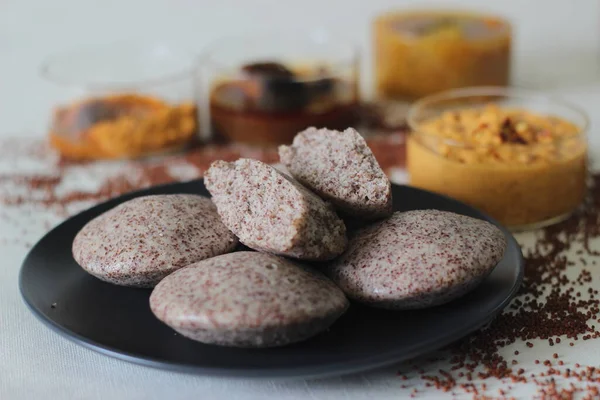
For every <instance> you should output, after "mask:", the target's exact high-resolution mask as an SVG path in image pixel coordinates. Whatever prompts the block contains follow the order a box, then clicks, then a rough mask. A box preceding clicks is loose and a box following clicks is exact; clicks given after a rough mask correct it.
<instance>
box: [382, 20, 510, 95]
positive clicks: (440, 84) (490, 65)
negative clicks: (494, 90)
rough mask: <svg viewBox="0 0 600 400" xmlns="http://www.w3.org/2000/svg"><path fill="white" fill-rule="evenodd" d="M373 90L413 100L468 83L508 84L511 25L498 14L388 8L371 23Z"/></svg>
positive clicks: (483, 84)
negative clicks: (389, 11) (386, 11)
mask: <svg viewBox="0 0 600 400" xmlns="http://www.w3.org/2000/svg"><path fill="white" fill-rule="evenodd" d="M373 35H374V55H375V59H374V70H375V83H376V92H377V95H378V96H379V97H380V98H386V99H396V100H414V99H418V98H420V97H423V96H427V95H431V94H434V93H437V92H440V91H444V90H449V89H457V88H461V87H469V86H507V85H508V84H509V80H510V66H511V65H510V64H511V27H510V25H509V23H508V22H507V21H506V20H504V19H502V18H500V17H497V16H492V15H484V14H477V13H470V12H460V11H440V10H430V11H426V10H417V11H405V12H391V13H386V14H382V15H380V16H379V17H377V18H376V20H375V21H374V25H373Z"/></svg>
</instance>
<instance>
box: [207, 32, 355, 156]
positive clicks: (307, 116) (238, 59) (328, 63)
mask: <svg viewBox="0 0 600 400" xmlns="http://www.w3.org/2000/svg"><path fill="white" fill-rule="evenodd" d="M201 72H202V75H203V84H204V88H203V89H204V92H205V93H204V95H203V99H204V104H205V105H206V107H204V109H205V110H207V111H208V115H207V116H206V118H202V120H205V121H209V123H208V126H207V127H206V128H207V130H209V131H210V134H211V139H212V140H214V141H217V142H228V143H243V144H249V145H255V146H270V145H278V144H288V143H290V142H291V141H292V139H293V138H294V136H295V135H296V134H297V133H298V132H300V131H302V130H304V129H306V128H308V127H311V126H315V127H319V128H330V129H346V128H348V127H350V126H353V125H354V124H355V123H356V122H357V116H358V112H357V107H358V101H359V88H358V78H359V76H358V54H357V51H356V49H355V47H354V46H353V45H352V44H350V43H347V42H345V41H342V40H339V39H336V38H334V37H333V36H331V35H330V34H328V33H320V34H318V33H310V32H276V33H271V34H266V33H260V34H254V35H244V36H241V37H231V38H226V39H222V40H219V41H217V42H216V43H215V44H214V45H213V46H212V47H211V48H210V49H209V50H208V51H207V52H206V54H205V57H204V58H203V65H202V67H201Z"/></svg>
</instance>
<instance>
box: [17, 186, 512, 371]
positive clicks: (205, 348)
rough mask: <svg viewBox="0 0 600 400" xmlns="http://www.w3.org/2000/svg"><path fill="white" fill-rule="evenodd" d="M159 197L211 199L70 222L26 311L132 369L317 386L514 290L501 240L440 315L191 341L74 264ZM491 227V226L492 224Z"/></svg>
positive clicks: (477, 322)
mask: <svg viewBox="0 0 600 400" xmlns="http://www.w3.org/2000/svg"><path fill="white" fill-rule="evenodd" d="M160 193H196V194H202V195H208V192H207V191H206V189H205V188H204V185H203V184H202V181H193V182H188V183H176V184H170V185H165V186H159V187H154V188H151V189H147V190H143V191H140V192H136V193H130V194H127V195H125V196H122V197H119V198H116V199H113V200H110V201H108V202H106V203H103V204H100V205H98V206H96V207H93V208H91V209H89V210H87V211H84V212H82V213H81V214H79V215H76V216H74V217H73V218H71V219H69V220H67V221H66V222H64V223H63V224H61V225H59V226H58V227H56V228H55V229H53V230H52V231H51V232H50V233H48V234H47V235H46V236H44V238H42V240H40V241H39V242H38V243H37V244H36V245H35V247H34V248H33V249H32V250H31V252H30V253H29V255H28V256H27V258H26V259H25V262H24V263H23V266H22V268H21V274H20V277H19V280H20V282H19V284H20V289H21V294H22V295H23V298H24V299H25V302H26V303H27V305H28V306H29V308H30V309H31V311H33V313H34V314H35V315H36V316H37V317H39V318H40V319H41V320H42V321H43V322H44V323H46V324H47V325H48V326H49V327H50V328H52V329H54V330H55V331H57V332H58V333H60V334H61V335H63V336H65V337H67V338H69V339H71V340H73V341H75V342H76V343H78V344H81V345H83V346H86V347H88V348H91V349H93V350H96V351H99V352H101V353H104V354H107V355H110V356H113V357H117V358H120V359H123V360H126V361H131V362H135V363H138V364H142V365H146V366H151V367H158V368H164V369H170V370H176V371H185V372H194V373H200V374H211V375H223V376H245V377H268V378H274V377H296V378H309V377H322V376H328V375H341V374H346V373H351V372H358V371H363V370H366V369H370V368H375V367H380V366H384V365H388V364H392V363H395V362H399V361H403V360H407V359H410V358H412V357H415V356H418V355H421V354H423V353H426V352H429V351H432V350H435V349H437V348H440V347H442V346H444V345H447V344H449V343H451V342H453V341H455V340H457V339H459V338H461V337H463V336H465V335H466V334H468V333H470V332H472V331H474V330H476V329H478V328H480V327H482V326H483V325H485V324H486V323H487V322H489V321H490V320H491V319H492V318H493V317H494V316H495V315H496V314H498V313H499V312H500V311H501V310H502V309H503V308H504V307H505V306H506V305H507V304H508V302H509V301H510V299H511V298H512V297H513V295H514V294H515V293H516V291H517V289H518V288H519V285H520V284H521V280H522V276H523V256H522V254H521V250H520V248H519V246H518V244H517V243H516V241H515V240H514V238H513V237H512V236H511V235H510V233H508V232H507V231H506V230H504V229H503V228H502V229H503V230H504V233H505V235H506V237H507V238H508V251H507V252H506V254H505V256H504V259H503V260H502V261H501V262H500V264H499V265H498V266H497V267H496V268H495V269H494V271H493V272H492V273H491V274H490V275H489V277H488V278H487V279H486V280H485V281H484V282H483V283H482V284H481V286H479V287H478V288H477V289H476V290H474V291H473V292H471V293H469V294H468V295H466V296H464V297H463V298H461V299H458V300H456V301H454V302H451V303H449V304H446V305H444V306H440V307H435V308H431V309H428V310H421V311H415V312H412V311H411V312H392V311H384V310H376V309H369V308H365V307H362V306H359V305H354V304H353V305H352V307H351V308H350V310H349V311H348V313H347V314H346V315H344V316H343V317H342V318H340V320H339V321H337V322H336V323H335V324H334V326H333V327H332V328H331V329H330V330H329V331H328V332H326V333H324V334H321V335H319V336H317V337H315V338H313V339H310V340H308V341H306V342H304V343H299V344H296V345H292V346H287V347H282V348H274V349H260V350H258V349H235V348H223V347H217V346H209V345H204V344H201V343H196V342H193V341H191V340H189V339H186V338H184V337H182V336H181V335H178V334H175V333H174V331H173V330H171V329H170V328H168V327H167V326H166V325H163V324H162V323H161V322H160V321H158V320H157V319H156V318H155V317H154V316H153V314H152V313H151V311H150V307H149V305H148V297H149V295H150V291H149V290H143V289H130V288H125V287H119V286H113V285H110V284H108V283H104V282H102V281H100V280H98V279H96V278H93V277H92V276H90V275H88V274H87V273H85V272H84V271H83V270H82V269H81V268H80V267H79V266H78V265H77V264H76V263H75V261H74V260H73V258H72V256H71V242H72V241H73V238H74V236H75V234H76V233H77V232H78V231H79V229H80V228H82V227H83V225H84V224H85V223H86V222H88V221H89V220H90V219H92V218H94V217H95V216H97V215H99V214H100V213H102V212H104V211H106V210H108V209H110V208H112V207H114V206H116V205H117V204H119V203H121V202H123V201H125V200H129V199H131V198H134V197H137V196H142V195H148V194H160ZM393 195H394V207H395V209H396V210H413V209H426V208H435V209H440V210H448V211H454V212H457V213H461V214H465V215H470V216H473V217H477V218H481V219H487V220H490V219H489V218H488V217H486V216H485V215H483V214H482V213H480V212H479V211H477V210H475V209H473V208H471V207H468V206H466V205H464V204H462V203H459V202H457V201H454V200H451V199H448V198H445V197H442V196H438V195H435V194H432V193H429V192H425V191H422V190H418V189H414V188H410V187H406V186H396V185H394V186H393ZM492 222H493V221H492Z"/></svg>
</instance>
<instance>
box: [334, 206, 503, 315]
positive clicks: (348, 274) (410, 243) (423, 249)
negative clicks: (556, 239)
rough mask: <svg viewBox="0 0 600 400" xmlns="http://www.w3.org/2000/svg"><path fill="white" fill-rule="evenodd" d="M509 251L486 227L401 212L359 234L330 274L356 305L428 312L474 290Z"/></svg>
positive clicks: (448, 216)
mask: <svg viewBox="0 0 600 400" xmlns="http://www.w3.org/2000/svg"><path fill="white" fill-rule="evenodd" d="M506 245H507V243H506V238H505V236H504V234H503V233H502V231H501V230H500V229H498V228H497V227H496V226H494V225H492V224H490V223H488V222H486V221H482V220H479V219H475V218H471V217H467V216H463V215H459V214H454V213H450V212H445V211H437V210H419V211H409V212H396V213H394V214H393V215H392V216H391V217H390V218H388V219H386V220H384V221H380V222H377V223H375V224H373V225H371V226H368V227H366V228H363V229H362V230H360V231H358V232H357V233H356V234H355V235H354V236H353V237H352V238H351V240H350V242H349V244H348V249H347V251H346V252H345V253H344V254H343V255H342V256H341V257H340V258H338V259H337V260H335V261H334V262H332V264H331V265H330V268H329V269H328V272H329V273H330V276H331V277H332V278H333V280H334V282H336V283H337V284H338V286H340V288H341V289H342V290H343V291H344V292H345V293H346V294H347V295H348V296H349V297H350V298H352V299H355V300H357V301H361V302H364V303H368V304H371V305H374V306H378V307H383V308H393V309H411V308H424V307H430V306H434V305H439V304H443V303H446V302H448V301H450V300H453V299H455V298H457V297H459V296H461V295H463V294H465V293H466V292H468V291H470V290H471V289H473V288H474V287H475V286H476V285H477V284H478V283H480V282H481V280H482V279H483V278H485V277H486V276H487V275H488V274H489V273H490V272H491V271H492V270H493V268H494V267H495V266H496V265H497V264H498V262H499V261H500V260H501V259H502V257H503V255H504V251H505V250H506Z"/></svg>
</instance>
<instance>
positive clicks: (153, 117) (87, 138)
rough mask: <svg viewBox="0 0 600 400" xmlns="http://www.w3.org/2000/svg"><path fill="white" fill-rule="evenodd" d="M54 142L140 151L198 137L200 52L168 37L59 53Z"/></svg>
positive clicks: (63, 147) (69, 149)
mask: <svg viewBox="0 0 600 400" xmlns="http://www.w3.org/2000/svg"><path fill="white" fill-rule="evenodd" d="M41 75H42V77H43V78H44V79H45V80H46V81H47V82H49V83H50V84H51V85H52V86H53V89H54V93H55V97H56V103H57V105H56V106H55V108H54V110H52V115H51V118H50V126H49V137H50V142H51V144H52V145H53V147H55V148H56V149H57V150H58V151H59V152H60V153H61V154H62V155H63V156H64V157H66V158H71V159H119V158H137V157H144V156H149V155H153V154H157V153H164V152H169V151H174V150H176V149H180V148H182V147H185V146H187V145H189V144H191V143H193V142H195V141H196V140H197V139H198V117H197V107H196V101H197V99H196V97H197V96H196V86H197V85H196V82H195V74H194V57H193V55H191V54H188V53H186V52H184V51H180V50H178V49H175V48H174V47H169V46H168V45H165V44H160V43H150V44H140V43H119V44H112V45H104V46H96V47H94V46H92V47H87V48H85V49H78V50H72V51H67V52H63V53H59V54H54V55H52V56H50V57H48V59H46V60H45V62H44V63H43V65H42V67H41Z"/></svg>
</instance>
